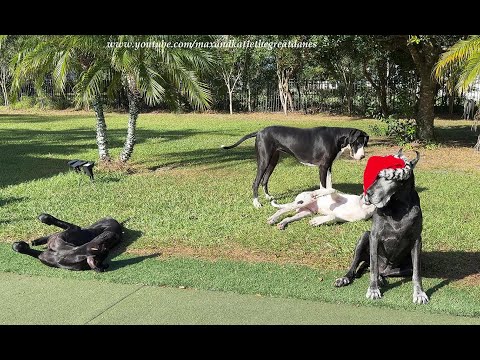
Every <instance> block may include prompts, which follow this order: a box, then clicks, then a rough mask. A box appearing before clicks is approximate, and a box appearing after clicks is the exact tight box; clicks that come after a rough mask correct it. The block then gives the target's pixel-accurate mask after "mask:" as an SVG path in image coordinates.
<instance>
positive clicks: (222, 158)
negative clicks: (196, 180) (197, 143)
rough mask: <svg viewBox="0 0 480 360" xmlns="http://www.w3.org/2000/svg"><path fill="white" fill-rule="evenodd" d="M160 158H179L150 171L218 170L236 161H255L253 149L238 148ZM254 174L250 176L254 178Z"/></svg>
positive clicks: (179, 153)
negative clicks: (207, 166)
mask: <svg viewBox="0 0 480 360" xmlns="http://www.w3.org/2000/svg"><path fill="white" fill-rule="evenodd" d="M162 158H164V159H168V158H180V159H181V160H178V161H171V162H166V163H163V164H161V165H158V166H152V167H149V168H148V170H150V171H157V170H161V169H163V168H170V169H172V168H176V167H183V166H195V165H216V166H215V167H214V168H215V169H220V168H224V167H227V166H229V165H232V163H234V162H238V161H244V160H246V161H255V150H254V148H253V147H245V146H244V147H239V148H237V149H235V150H233V149H232V150H224V149H222V148H220V147H218V148H210V149H198V150H192V151H182V152H175V153H166V154H162ZM254 176H255V174H252V177H254Z"/></svg>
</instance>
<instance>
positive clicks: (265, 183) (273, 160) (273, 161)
mask: <svg viewBox="0 0 480 360" xmlns="http://www.w3.org/2000/svg"><path fill="white" fill-rule="evenodd" d="M279 158H280V151H276V152H275V153H274V154H273V155H272V158H271V159H270V161H269V163H268V166H267V170H266V171H265V174H264V175H263V178H262V181H261V184H262V186H263V191H264V192H265V197H266V198H267V200H272V199H273V196H271V195H270V194H269V193H268V180H269V179H270V176H271V175H272V172H273V170H275V166H277V164H278V159H279Z"/></svg>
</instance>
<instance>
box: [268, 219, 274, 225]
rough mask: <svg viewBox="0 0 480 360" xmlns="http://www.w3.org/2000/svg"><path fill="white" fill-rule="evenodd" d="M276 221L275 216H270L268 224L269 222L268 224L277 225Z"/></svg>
mask: <svg viewBox="0 0 480 360" xmlns="http://www.w3.org/2000/svg"><path fill="white" fill-rule="evenodd" d="M275 223H276V221H275V219H274V218H268V219H267V224H268V225H275Z"/></svg>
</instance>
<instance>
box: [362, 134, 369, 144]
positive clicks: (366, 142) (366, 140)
mask: <svg viewBox="0 0 480 360" xmlns="http://www.w3.org/2000/svg"><path fill="white" fill-rule="evenodd" d="M364 139H365V140H364V141H363V146H367V144H368V140H370V136H368V135H367V134H365V138H364Z"/></svg>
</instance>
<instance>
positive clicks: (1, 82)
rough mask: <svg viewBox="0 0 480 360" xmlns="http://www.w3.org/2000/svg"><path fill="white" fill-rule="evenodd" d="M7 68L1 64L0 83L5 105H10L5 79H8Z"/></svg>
mask: <svg viewBox="0 0 480 360" xmlns="http://www.w3.org/2000/svg"><path fill="white" fill-rule="evenodd" d="M8 77H9V75H8V69H7V68H6V67H5V66H2V68H1V73H0V85H1V87H2V93H3V102H4V104H5V106H8V105H10V103H9V101H8V90H7V81H8Z"/></svg>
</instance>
